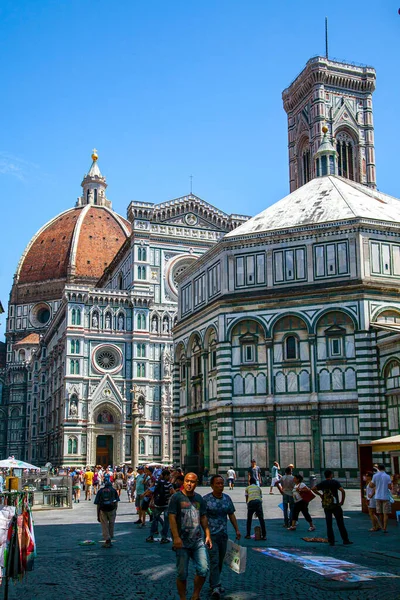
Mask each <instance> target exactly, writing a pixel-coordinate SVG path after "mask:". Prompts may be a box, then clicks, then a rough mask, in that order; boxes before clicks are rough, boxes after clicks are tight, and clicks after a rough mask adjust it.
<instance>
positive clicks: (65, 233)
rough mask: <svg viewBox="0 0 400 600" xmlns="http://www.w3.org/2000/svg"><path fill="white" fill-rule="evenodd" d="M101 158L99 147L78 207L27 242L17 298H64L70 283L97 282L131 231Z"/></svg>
mask: <svg viewBox="0 0 400 600" xmlns="http://www.w3.org/2000/svg"><path fill="white" fill-rule="evenodd" d="M97 159H98V155H97V152H96V151H93V154H92V160H93V162H92V165H91V167H90V170H89V172H88V173H87V175H85V177H84V179H83V182H82V187H83V192H84V193H83V195H82V196H81V198H79V200H78V202H77V203H76V206H75V207H73V208H69V209H67V210H66V211H64V212H62V213H60V214H59V215H57V216H56V217H54V218H53V219H51V220H50V221H48V223H46V224H45V225H43V227H42V228H41V229H39V231H38V232H37V233H36V234H35V235H34V236H33V238H32V239H31V241H30V242H29V244H28V246H27V247H26V249H25V252H24V253H23V255H22V257H21V259H20V262H19V265H18V268H17V272H16V274H15V278H14V285H13V289H12V292H11V300H12V302H16V303H20V302H22V301H25V300H29V301H30V302H32V301H35V302H36V301H39V300H40V301H47V300H49V299H54V298H60V297H61V296H62V291H63V288H64V285H65V284H66V283H72V282H74V283H80V284H82V283H91V284H94V283H96V282H97V281H98V279H99V278H100V277H101V275H102V274H103V272H104V270H105V269H106V267H107V266H108V265H109V264H110V263H111V261H112V260H113V258H114V257H115V255H116V254H117V252H118V251H119V249H120V248H121V246H122V245H123V244H124V243H125V241H126V239H127V238H128V237H129V236H130V234H131V229H132V228H131V224H130V223H129V222H128V221H126V219H124V218H123V217H121V216H120V215H118V214H117V213H116V212H114V211H113V210H112V208H111V202H110V201H109V200H107V199H106V196H105V190H106V188H107V184H106V180H105V177H103V175H102V174H101V172H100V169H99V166H98V163H97ZM43 314H44V313H43ZM42 318H44V317H43V315H42ZM39 320H40V319H39Z"/></svg>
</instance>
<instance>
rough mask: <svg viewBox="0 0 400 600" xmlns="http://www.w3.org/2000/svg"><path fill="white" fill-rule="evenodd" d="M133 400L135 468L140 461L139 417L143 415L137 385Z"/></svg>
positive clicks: (132, 458) (132, 452) (133, 461)
mask: <svg viewBox="0 0 400 600" xmlns="http://www.w3.org/2000/svg"><path fill="white" fill-rule="evenodd" d="M131 392H133V400H132V414H131V418H132V436H131V465H132V468H133V469H134V468H135V467H136V466H137V465H138V463H139V419H140V417H141V414H140V411H139V408H138V400H137V393H138V392H137V386H136V385H135V386H134V387H133V390H131Z"/></svg>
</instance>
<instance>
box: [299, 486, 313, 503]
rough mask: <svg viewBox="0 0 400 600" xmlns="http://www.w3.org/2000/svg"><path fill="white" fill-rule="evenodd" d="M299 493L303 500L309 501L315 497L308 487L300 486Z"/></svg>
mask: <svg viewBox="0 0 400 600" xmlns="http://www.w3.org/2000/svg"><path fill="white" fill-rule="evenodd" d="M299 494H300V496H301V499H302V500H304V502H311V500H314V498H315V494H314V492H312V491H311V490H310V488H308V487H303V488H300V489H299Z"/></svg>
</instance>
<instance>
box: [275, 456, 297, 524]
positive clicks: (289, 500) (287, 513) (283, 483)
mask: <svg viewBox="0 0 400 600" xmlns="http://www.w3.org/2000/svg"><path fill="white" fill-rule="evenodd" d="M276 487H277V488H278V490H279V491H280V493H281V494H282V503H283V522H284V526H285V527H286V528H289V527H290V525H291V523H292V511H293V505H294V499H293V488H294V477H293V475H292V469H291V468H290V467H286V469H285V474H284V475H283V477H281V478H280V479H279V481H277V483H276Z"/></svg>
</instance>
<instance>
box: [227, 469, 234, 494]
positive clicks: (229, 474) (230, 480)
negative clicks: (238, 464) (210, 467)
mask: <svg viewBox="0 0 400 600" xmlns="http://www.w3.org/2000/svg"><path fill="white" fill-rule="evenodd" d="M226 476H227V477H228V484H229V489H230V490H233V488H234V487H235V479H236V473H235V471H234V469H233V467H231V468H230V469H228V472H227V474H226Z"/></svg>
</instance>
